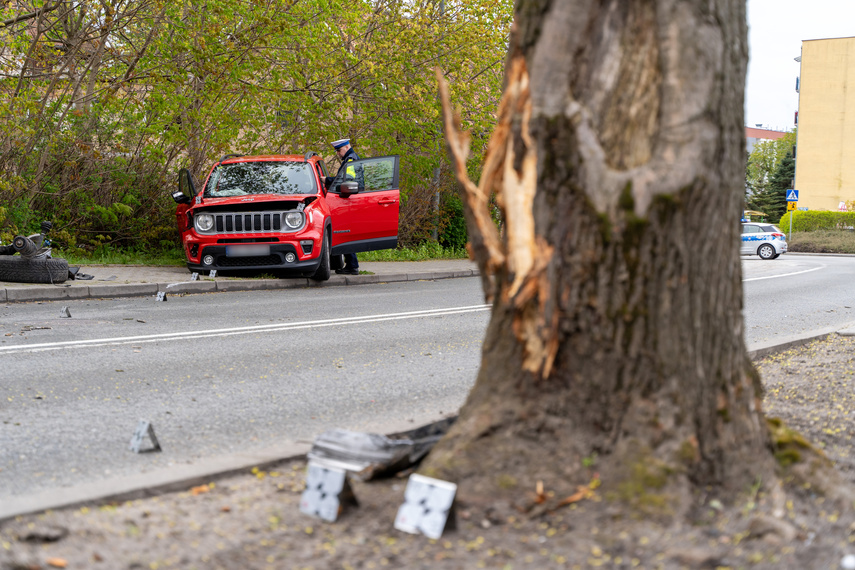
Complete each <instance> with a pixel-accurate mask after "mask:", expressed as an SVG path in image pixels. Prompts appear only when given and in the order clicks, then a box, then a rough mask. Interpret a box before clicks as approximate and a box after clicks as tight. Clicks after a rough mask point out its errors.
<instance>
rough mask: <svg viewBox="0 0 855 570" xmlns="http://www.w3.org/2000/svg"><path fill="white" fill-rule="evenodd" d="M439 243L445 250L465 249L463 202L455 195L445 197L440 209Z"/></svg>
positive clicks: (467, 235)
mask: <svg viewBox="0 0 855 570" xmlns="http://www.w3.org/2000/svg"><path fill="white" fill-rule="evenodd" d="M440 222H441V223H440V232H439V243H440V244H442V246H443V247H447V248H465V247H466V242H467V241H468V240H469V234H468V233H467V231H466V218H465V217H464V216H463V202H461V201H460V197H459V196H456V195H452V196H446V197H445V200H443V204H442V209H441V220H440Z"/></svg>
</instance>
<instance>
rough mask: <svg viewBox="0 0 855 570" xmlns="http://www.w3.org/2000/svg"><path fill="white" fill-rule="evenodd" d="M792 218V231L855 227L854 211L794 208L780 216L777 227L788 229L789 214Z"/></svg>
mask: <svg viewBox="0 0 855 570" xmlns="http://www.w3.org/2000/svg"><path fill="white" fill-rule="evenodd" d="M791 215H792V218H793V231H794V232H815V231H818V230H843V229H848V228H852V227H855V212H831V211H823V210H809V211H807V212H804V211H801V210H795V211H793V212H787V213H786V214H784V215H783V216H781V221H780V222H778V227H779V228H781V229H782V230H784V231H789V229H790V216H791Z"/></svg>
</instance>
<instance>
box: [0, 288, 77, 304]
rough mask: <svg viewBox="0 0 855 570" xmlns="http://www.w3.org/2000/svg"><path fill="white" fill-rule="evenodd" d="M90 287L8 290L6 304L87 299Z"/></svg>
mask: <svg viewBox="0 0 855 570" xmlns="http://www.w3.org/2000/svg"><path fill="white" fill-rule="evenodd" d="M88 297H89V287H29V288H26V289H23V288H22V289H16V288H14V287H13V288H11V289H8V288H7V289H6V302H7V303H15V302H22V301H63V300H66V299H86V298H88Z"/></svg>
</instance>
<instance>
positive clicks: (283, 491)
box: [0, 336, 855, 570]
mask: <svg viewBox="0 0 855 570" xmlns="http://www.w3.org/2000/svg"><path fill="white" fill-rule="evenodd" d="M853 348H855V339H852V338H848V337H837V336H834V337H831V338H830V339H829V340H827V341H820V342H814V343H812V344H810V345H808V346H805V347H802V348H798V349H794V350H789V351H786V352H781V353H778V354H776V355H774V356H770V357H767V358H765V359H763V360H760V361H758V362H757V363H756V364H757V366H758V368H759V370H760V371H761V374H762V377H763V381H764V384H765V386H766V398H765V407H766V412H767V415H768V416H769V417H779V418H781V419H782V420H783V421H784V422H785V423H786V424H787V425H789V426H790V427H793V428H795V429H796V430H798V431H799V432H801V433H802V434H803V435H804V436H806V437H807V439H808V440H810V441H812V442H813V443H814V445H815V446H816V447H819V448H821V449H822V450H823V451H824V453H825V454H826V455H827V456H828V457H829V459H831V460H832V461H833V462H834V463H835V464H836V465H837V470H838V472H839V474H840V475H841V478H842V481H841V485H849V486H851V487H853V488H855V465H853V459H852V450H851V439H852V435H851V434H853V433H855V426H853V420H855V413H853V407H852V399H853V397H855V382H853V373H855V365H853V359H855V356H853ZM304 478H305V463H304V462H302V461H293V462H288V463H283V464H281V465H278V466H276V467H275V468H273V469H271V470H270V471H267V472H262V471H259V470H257V469H256V470H254V471H253V472H251V473H245V474H241V475H236V476H232V477H227V478H222V479H218V480H216V481H212V482H211V483H209V484H208V485H203V486H200V487H196V488H193V489H188V490H187V491H185V492H181V493H173V494H165V495H162V496H159V497H154V498H149V499H143V500H138V501H131V502H127V503H122V504H111V505H91V506H88V507H84V508H77V509H68V510H64V511H58V512H49V513H45V514H42V515H38V516H28V517H20V518H18V519H17V520H14V521H9V522H7V523H5V524H2V525H0V570H24V569H27V570H35V569H49V568H86V569H88V568H93V569H100V568H104V569H117V570H119V569H129V570H131V569H141V570H142V569H151V570H157V569H160V568H186V569H196V568H198V569H211V568H224V569H267V568H270V569H280V568H315V569H326V568H343V569H346V568H369V569H374V568H443V569H446V568H448V569H458V568H459V569H471V568H501V569H520V568H523V569H528V568H531V569H540V568H591V567H604V568H793V569H802V568H839V567H841V566H840V563H841V560H842V559H843V557H844V556H846V555H847V554H852V555H855V544H853V542H855V518H853V512H852V511H853V509H852V507H853V505H852V504H851V503H848V502H840V501H834V500H831V499H830V498H827V497H825V496H823V495H822V494H820V493H817V492H814V490H813V489H811V488H810V486H809V485H806V484H799V485H795V484H792V483H790V484H788V486H786V487H785V488H783V489H778V491H775V490H772V491H759V490H755V491H754V492H753V493H751V492H749V493H747V495H746V497H745V499H744V500H743V501H741V502H739V503H737V504H732V505H725V504H722V502H721V501H718V500H717V499H715V498H714V497H711V496H704V497H698V508H697V509H696V510H697V512H696V513H694V514H693V519H692V520H691V521H688V522H687V521H682V522H670V523H668V524H659V523H657V522H655V521H654V520H652V519H650V518H647V517H628V518H627V517H619V516H617V515H618V510H617V507H616V506H615V505H613V504H611V503H610V501H608V500H606V499H605V498H604V497H602V496H601V495H600V494H599V493H598V492H597V490H596V489H595V488H594V489H587V490H583V491H584V492H583V493H581V496H582V498H581V499H580V500H579V501H578V502H575V503H573V504H571V505H569V506H567V507H565V508H563V509H559V510H558V511H555V512H553V513H551V514H546V515H543V516H540V517H537V518H534V519H529V518H526V517H524V516H522V515H521V516H519V517H514V516H511V517H505V518H501V519H500V518H498V517H495V516H491V513H490V512H475V511H473V510H470V509H468V508H467V506H466V505H465V504H461V505H459V507H458V510H457V517H456V521H457V528H456V529H453V530H446V532H445V533H444V534H443V536H442V538H441V539H439V540H431V539H428V538H426V537H423V536H414V535H409V534H405V533H402V532H400V531H397V530H395V529H394V528H393V525H392V523H393V520H394V518H395V513H396V512H397V508H398V505H399V504H400V502H401V501H402V498H403V492H404V487H405V485H406V480H405V479H403V478H393V479H387V480H382V481H378V482H371V483H360V482H354V491H355V494H356V496H357V498H358V499H359V502H360V506H359V508H356V509H351V510H348V511H345V512H344V513H342V515H341V516H340V517H339V520H338V522H336V523H325V522H323V521H320V520H318V519H314V518H311V517H308V516H306V515H303V514H301V513H300V511H299V500H300V495H301V492H302V490H303V486H304ZM534 489H535V484H534V483H533V484H532V485H531V491H532V493H533V492H534ZM776 492H779V493H785V494H786V500H784V501H782V500H781V497H774V495H775V493H776ZM782 504H783V505H786V506H785V508H784V509H781V508H780V507H774V506H773V505H782ZM853 562H855V560H853ZM853 567H855V566H853Z"/></svg>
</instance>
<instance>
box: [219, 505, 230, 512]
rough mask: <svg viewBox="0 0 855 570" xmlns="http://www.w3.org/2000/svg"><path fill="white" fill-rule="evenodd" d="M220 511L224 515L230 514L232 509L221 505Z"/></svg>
mask: <svg viewBox="0 0 855 570" xmlns="http://www.w3.org/2000/svg"><path fill="white" fill-rule="evenodd" d="M220 510H221V511H222V512H224V513H230V512H231V510H232V508H231V507H230V506H228V505H223V506H222V507H220Z"/></svg>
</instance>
